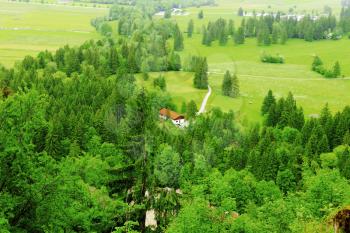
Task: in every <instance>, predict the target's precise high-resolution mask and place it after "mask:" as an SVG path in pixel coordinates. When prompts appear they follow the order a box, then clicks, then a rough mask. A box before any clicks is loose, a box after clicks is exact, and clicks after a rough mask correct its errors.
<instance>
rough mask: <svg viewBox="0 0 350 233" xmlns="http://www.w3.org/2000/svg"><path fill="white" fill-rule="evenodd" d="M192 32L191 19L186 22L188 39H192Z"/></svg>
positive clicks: (192, 23) (192, 24)
mask: <svg viewBox="0 0 350 233" xmlns="http://www.w3.org/2000/svg"><path fill="white" fill-rule="evenodd" d="M193 30H194V22H193V19H191V20H190V21H189V22H188V26H187V37H189V38H191V37H192V34H193Z"/></svg>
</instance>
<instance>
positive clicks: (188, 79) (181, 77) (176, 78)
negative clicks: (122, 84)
mask: <svg viewBox="0 0 350 233" xmlns="http://www.w3.org/2000/svg"><path fill="white" fill-rule="evenodd" d="M159 75H163V76H164V78H165V79H166V84H167V88H166V89H167V92H168V93H169V94H170V95H171V97H172V99H173V102H174V104H176V105H177V107H178V111H180V109H181V105H182V103H183V102H186V103H188V102H189V101H191V100H194V101H195V102H196V104H197V106H198V109H199V107H200V105H201V103H202V100H203V98H204V96H205V94H206V93H207V91H206V90H198V89H196V88H194V87H193V85H192V84H193V73H187V72H166V73H150V78H149V79H148V80H147V81H144V80H143V78H142V75H137V83H138V85H139V86H141V87H145V88H147V89H153V90H154V87H153V80H154V79H155V78H157V77H158V76H159Z"/></svg>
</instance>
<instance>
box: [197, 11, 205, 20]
mask: <svg viewBox="0 0 350 233" xmlns="http://www.w3.org/2000/svg"><path fill="white" fill-rule="evenodd" d="M203 18H204V13H203V10H201V11H200V12H199V13H198V19H203Z"/></svg>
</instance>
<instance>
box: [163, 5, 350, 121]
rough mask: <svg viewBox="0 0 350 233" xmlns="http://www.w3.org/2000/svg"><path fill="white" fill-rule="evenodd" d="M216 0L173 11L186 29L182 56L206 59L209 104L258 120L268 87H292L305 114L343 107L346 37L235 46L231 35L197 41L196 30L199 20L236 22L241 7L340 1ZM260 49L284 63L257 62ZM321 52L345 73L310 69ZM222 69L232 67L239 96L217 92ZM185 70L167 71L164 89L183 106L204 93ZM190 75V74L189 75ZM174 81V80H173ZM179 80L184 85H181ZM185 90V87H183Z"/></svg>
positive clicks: (279, 92)
mask: <svg viewBox="0 0 350 233" xmlns="http://www.w3.org/2000/svg"><path fill="white" fill-rule="evenodd" d="M218 3H219V4H218V5H217V6H210V7H209V6H208V7H202V8H190V9H188V10H187V11H188V13H189V15H186V16H174V17H172V20H174V21H176V22H177V23H178V24H179V25H180V27H181V29H182V30H183V32H184V38H185V40H184V43H185V49H184V51H183V52H181V56H182V59H183V60H185V59H186V57H188V56H189V55H200V56H205V57H207V59H208V65H209V72H210V75H209V83H210V85H211V86H212V88H213V94H212V96H211V97H210V99H209V101H208V106H207V109H211V108H213V107H220V108H222V109H223V110H225V111H228V110H233V111H234V112H235V113H236V116H237V118H238V119H239V120H240V121H241V123H245V122H247V121H249V122H251V121H261V120H262V118H261V116H260V106H261V103H262V101H263V98H264V97H265V95H266V94H267V92H268V90H269V89H271V90H272V91H273V92H274V93H275V95H276V96H277V97H281V96H286V95H287V94H288V92H292V93H293V94H294V96H295V98H296V100H297V103H298V104H299V105H300V106H302V107H303V109H304V112H305V115H306V116H309V115H313V114H318V113H319V112H320V110H321V109H322V107H323V106H324V105H325V104H326V103H328V104H329V107H330V109H331V110H332V111H333V112H335V111H337V110H341V109H342V108H344V107H345V106H346V105H348V104H349V103H350V96H349V95H348V92H349V90H350V79H349V78H347V77H349V76H350V56H349V54H350V40H349V39H348V38H343V39H341V40H338V41H333V40H322V41H314V42H306V41H304V40H300V39H290V40H288V42H287V44H286V45H271V46H258V45H257V42H256V39H255V38H253V39H246V42H245V44H243V45H239V46H236V45H234V43H233V40H232V39H229V42H228V43H227V45H226V46H219V45H218V43H217V42H215V43H213V44H212V46H210V47H207V46H204V45H202V44H201V40H202V35H201V34H200V31H201V28H202V27H203V25H207V23H208V22H209V21H210V20H211V21H214V20H216V19H218V18H220V17H221V18H225V19H233V20H234V22H235V26H236V28H237V26H238V25H239V24H240V22H241V20H242V19H243V17H238V16H237V10H238V8H239V7H243V9H244V10H247V11H252V10H257V11H261V10H265V11H278V10H282V11H285V12H287V11H288V10H289V9H290V8H293V9H294V11H295V12H298V13H305V12H319V13H322V11H323V7H324V6H325V5H328V6H330V7H332V8H333V12H334V13H335V14H338V13H339V11H340V1H332V2H330V1H324V0H321V1H315V0H303V1H301V0H300V1H283V2H281V1H275V0H262V1H258V0H256V1H254V0H253V1H249V4H248V3H246V1H228V0H222V1H219V2H218ZM200 10H203V12H204V19H202V20H199V19H198V18H197V14H198V12H199V11H200ZM190 19H193V20H194V24H195V34H194V36H193V37H192V38H187V36H186V33H185V32H186V28H187V24H188V21H189V20H190ZM263 52H267V53H270V54H280V55H282V56H284V58H285V61H286V62H285V64H266V63H261V62H260V55H261V54H262V53H263ZM315 55H318V56H320V57H321V59H322V60H323V62H324V63H325V66H326V67H328V68H331V67H332V66H333V64H334V63H335V62H336V61H339V62H340V64H341V69H342V74H343V75H344V78H339V79H326V78H324V77H322V76H320V75H319V74H317V73H315V72H312V71H311V63H312V61H313V57H314V56H315ZM226 70H229V71H231V72H236V73H237V75H238V78H239V81H240V91H241V96H240V97H239V98H236V99H233V98H229V97H225V96H222V95H221V83H222V80H223V74H224V72H225V71H226ZM190 75H191V74H188V73H181V72H179V73H171V74H169V75H166V78H167V84H168V88H167V90H168V92H169V93H170V94H171V95H172V96H173V97H174V101H175V103H176V104H178V107H180V106H181V103H182V101H183V98H184V97H186V99H187V101H189V100H190V99H194V100H195V101H196V102H197V104H198V106H199V105H200V102H201V101H200V100H198V96H199V95H202V98H203V97H204V95H205V93H203V92H202V91H196V89H193V87H192V82H191V81H190V80H187V79H189V78H187V79H186V81H184V79H183V77H184V76H186V77H188V76H190ZM192 77H193V75H192ZM174 84H176V85H174ZM179 84H181V85H182V87H181V88H179ZM187 90H188V92H187Z"/></svg>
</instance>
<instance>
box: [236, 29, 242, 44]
mask: <svg viewBox="0 0 350 233" xmlns="http://www.w3.org/2000/svg"><path fill="white" fill-rule="evenodd" d="M234 41H235V44H237V45H238V44H244V29H243V27H239V28H238V30H237V32H236V33H235V35H234Z"/></svg>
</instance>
